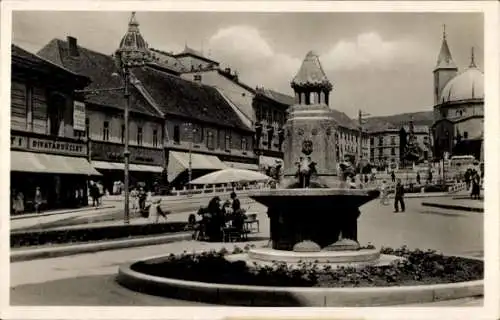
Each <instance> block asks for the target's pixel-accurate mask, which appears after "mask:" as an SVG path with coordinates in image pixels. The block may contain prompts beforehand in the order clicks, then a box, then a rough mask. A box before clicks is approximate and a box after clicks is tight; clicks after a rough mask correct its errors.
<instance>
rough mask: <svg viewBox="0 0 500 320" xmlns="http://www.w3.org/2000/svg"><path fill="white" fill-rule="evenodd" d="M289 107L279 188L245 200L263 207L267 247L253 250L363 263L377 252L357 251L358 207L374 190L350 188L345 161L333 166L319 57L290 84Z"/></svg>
mask: <svg viewBox="0 0 500 320" xmlns="http://www.w3.org/2000/svg"><path fill="white" fill-rule="evenodd" d="M291 85H292V88H293V89H294V91H295V102H296V104H295V105H294V106H291V107H290V108H289V109H288V118H287V119H288V120H287V122H286V124H285V127H284V131H285V137H284V144H283V151H284V164H283V177H282V179H281V181H280V187H279V188H277V189H270V190H254V191H251V192H250V193H249V197H250V198H252V199H254V200H255V201H257V202H259V203H261V204H263V205H265V206H266V207H267V208H268V216H269V218H270V222H271V241H272V248H260V249H253V250H250V252H249V257H250V258H251V259H255V260H261V261H285V262H298V261H299V260H301V261H307V260H311V259H312V260H314V261H319V262H339V263H344V262H368V261H376V260H377V259H378V258H379V252H378V251H377V250H359V249H360V246H359V244H358V242H357V219H358V217H359V215H360V211H359V207H360V206H361V205H363V204H365V203H366V202H368V201H370V200H372V199H374V198H376V197H378V196H379V191H378V190H373V189H354V188H353V186H352V184H351V183H350V180H351V177H353V175H354V174H355V171H354V169H353V167H352V165H351V164H350V163H348V162H342V163H340V164H339V163H338V160H337V154H336V149H337V148H336V145H337V143H338V141H336V135H335V131H336V127H337V123H336V121H335V119H334V117H333V113H332V110H331V109H330V107H329V105H328V104H329V93H330V91H331V90H332V84H331V83H330V82H329V80H328V79H327V77H326V75H325V73H324V71H323V68H322V66H321V63H320V61H319V58H318V56H317V55H316V54H315V53H313V52H309V53H308V54H307V56H306V58H305V60H304V61H303V63H302V66H301V68H300V70H299V72H298V73H297V75H296V76H295V78H294V79H293V81H292V84H291Z"/></svg>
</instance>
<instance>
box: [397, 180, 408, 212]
mask: <svg viewBox="0 0 500 320" xmlns="http://www.w3.org/2000/svg"><path fill="white" fill-rule="evenodd" d="M404 193H405V190H404V186H403V184H402V183H401V179H398V182H397V184H396V193H395V196H394V212H399V204H400V205H401V211H402V212H405V201H404Z"/></svg>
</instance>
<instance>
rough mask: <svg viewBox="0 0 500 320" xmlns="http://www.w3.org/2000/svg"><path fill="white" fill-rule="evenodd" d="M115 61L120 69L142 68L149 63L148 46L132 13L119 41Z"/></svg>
mask: <svg viewBox="0 0 500 320" xmlns="http://www.w3.org/2000/svg"><path fill="white" fill-rule="evenodd" d="M115 54H116V59H117V63H118V65H120V66H121V67H135V66H142V65H144V63H145V62H147V61H150V58H151V54H150V51H149V49H148V44H147V42H146V41H145V40H144V38H143V37H142V35H141V33H140V31H139V22H137V19H136V17H135V12H132V15H131V16H130V21H129V23H128V30H127V32H126V33H125V35H124V36H123V38H122V40H121V41H120V46H119V48H118V50H116V53H115Z"/></svg>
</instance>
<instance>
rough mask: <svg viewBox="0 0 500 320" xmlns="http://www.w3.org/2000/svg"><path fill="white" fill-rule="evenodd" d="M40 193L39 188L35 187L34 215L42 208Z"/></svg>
mask: <svg viewBox="0 0 500 320" xmlns="http://www.w3.org/2000/svg"><path fill="white" fill-rule="evenodd" d="M42 201H43V199H42V191H40V187H36V189H35V213H39V212H40V208H41V206H42Z"/></svg>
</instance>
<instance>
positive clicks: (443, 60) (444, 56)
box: [435, 32, 457, 69]
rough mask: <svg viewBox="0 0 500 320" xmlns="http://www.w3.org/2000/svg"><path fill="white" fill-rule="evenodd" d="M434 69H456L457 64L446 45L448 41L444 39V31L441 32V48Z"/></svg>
mask: <svg viewBox="0 0 500 320" xmlns="http://www.w3.org/2000/svg"><path fill="white" fill-rule="evenodd" d="M435 69H457V65H456V64H455V62H454V61H453V58H452V57H451V51H450V48H449V47H448V41H446V33H445V32H443V42H442V43H441V50H440V51H439V55H438V59H437V63H436V68H435Z"/></svg>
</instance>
